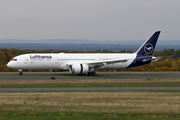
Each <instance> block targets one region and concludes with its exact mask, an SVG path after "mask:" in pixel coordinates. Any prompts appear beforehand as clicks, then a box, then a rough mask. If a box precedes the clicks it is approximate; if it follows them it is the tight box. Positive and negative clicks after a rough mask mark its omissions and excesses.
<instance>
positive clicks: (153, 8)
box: [0, 0, 180, 41]
mask: <svg viewBox="0 0 180 120" xmlns="http://www.w3.org/2000/svg"><path fill="white" fill-rule="evenodd" d="M0 3H1V4H0V39H7V38H8V39H26V40H41V39H58V38H60V39H89V40H100V41H103V40H113V41H114V40H118V41H126V40H144V39H147V38H149V37H150V35H151V34H152V33H153V32H154V31H156V30H158V31H159V30H160V31H162V32H161V35H160V38H159V39H161V40H180V13H179V12H180V7H179V5H180V0H0Z"/></svg>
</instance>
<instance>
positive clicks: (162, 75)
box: [0, 72, 180, 78]
mask: <svg viewBox="0 0 180 120" xmlns="http://www.w3.org/2000/svg"><path fill="white" fill-rule="evenodd" d="M51 77H55V78H180V73H176V72H175V73H97V76H87V75H74V74H70V73H53V72H52V73H28V72H27V73H24V75H22V76H21V75H19V73H9V74H8V73H0V78H51Z"/></svg>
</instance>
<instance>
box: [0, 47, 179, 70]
mask: <svg viewBox="0 0 180 120" xmlns="http://www.w3.org/2000/svg"><path fill="white" fill-rule="evenodd" d="M60 52H64V53H133V52H134V51H132V50H121V51H118V52H115V51H112V50H106V49H105V50H89V51H76V50H51V49H50V50H31V49H27V50H20V49H15V48H10V49H6V48H0V72H12V71H17V70H14V69H10V68H8V67H7V66H6V64H7V63H8V62H9V61H10V60H11V59H13V58H14V57H15V56H17V55H21V54H26V53H60ZM170 55H173V57H171V58H163V59H161V60H160V61H158V62H154V63H151V64H147V65H144V66H139V67H134V68H129V69H122V70H116V69H114V70H106V69H104V70H98V71H114V72H115V71H180V58H179V57H180V49H178V50H174V49H164V50H163V51H157V50H154V53H153V56H157V57H162V56H170ZM36 71H47V70H36Z"/></svg>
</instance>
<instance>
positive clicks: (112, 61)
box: [7, 31, 160, 75]
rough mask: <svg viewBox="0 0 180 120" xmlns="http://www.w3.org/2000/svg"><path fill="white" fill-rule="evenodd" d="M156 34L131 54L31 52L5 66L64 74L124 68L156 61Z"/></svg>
mask: <svg viewBox="0 0 180 120" xmlns="http://www.w3.org/2000/svg"><path fill="white" fill-rule="evenodd" d="M159 34H160V31H156V32H155V33H154V34H153V35H152V36H151V37H150V38H149V39H148V40H147V41H146V42H145V43H144V44H143V45H142V46H141V47H140V48H139V49H138V50H137V51H136V52H135V53H96V54H94V53H88V54H87V53H81V54H79V53H78V54H76V53H73V54H72V53H71V54H70V53H67V54H65V53H59V54H58V53H56V54H55V53H44V54H43V53H33V54H23V55H19V56H16V57H14V58H13V59H12V60H11V61H10V62H9V63H8V64H7V66H8V67H9V68H13V69H18V71H19V72H20V73H19V75H23V73H22V70H51V71H68V70H69V72H70V73H72V74H87V75H96V72H94V70H96V69H125V68H131V67H136V66H140V65H145V64H148V63H152V62H156V61H158V60H159V59H158V58H157V57H153V56H152V54H153V51H154V49H155V46H156V42H157V40H158V37H159Z"/></svg>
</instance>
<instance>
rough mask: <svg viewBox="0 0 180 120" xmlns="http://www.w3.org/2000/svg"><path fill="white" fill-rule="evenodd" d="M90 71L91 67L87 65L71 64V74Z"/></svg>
mask: <svg viewBox="0 0 180 120" xmlns="http://www.w3.org/2000/svg"><path fill="white" fill-rule="evenodd" d="M88 71H89V66H88V65H86V64H79V63H74V64H70V66H69V72H70V73H72V74H79V73H81V74H82V73H87V72H88Z"/></svg>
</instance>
